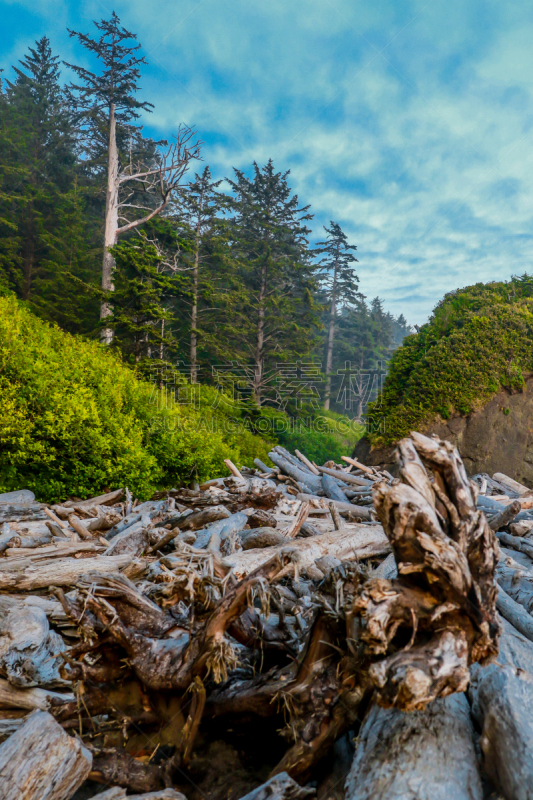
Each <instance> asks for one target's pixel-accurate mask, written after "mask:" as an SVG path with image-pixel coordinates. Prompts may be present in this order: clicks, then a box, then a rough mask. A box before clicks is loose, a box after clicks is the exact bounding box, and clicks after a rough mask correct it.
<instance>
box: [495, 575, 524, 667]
mask: <svg viewBox="0 0 533 800" xmlns="http://www.w3.org/2000/svg"><path fill="white" fill-rule="evenodd" d="M496 580H497V581H498V583H499V585H500V587H501V588H502V589H504V590H505V592H506V593H507V594H508V595H509V597H511V598H512V599H513V600H515V601H516V602H517V603H520V604H521V605H523V606H524V608H525V609H526V611H527V612H528V613H529V614H531V613H532V612H533V574H532V573H530V574H529V575H528V574H527V573H526V571H525V570H524V569H522V567H520V568H519V569H516V568H514V567H510V566H507V564H505V563H504V562H503V561H500V563H499V564H498V566H497V568H496ZM531 669H532V671H533V664H532V665H531Z"/></svg>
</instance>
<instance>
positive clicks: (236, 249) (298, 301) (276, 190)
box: [218, 160, 318, 405]
mask: <svg viewBox="0 0 533 800" xmlns="http://www.w3.org/2000/svg"><path fill="white" fill-rule="evenodd" d="M234 172H235V178H236V179H235V181H232V180H229V183H230V185H231V187H232V189H233V192H234V195H233V197H232V198H231V199H230V204H231V207H232V210H233V217H232V219H231V221H230V225H229V231H230V245H231V251H232V257H233V259H234V270H235V272H234V274H235V276H236V277H237V278H238V280H237V281H235V282H234V283H233V284H232V291H231V292H229V293H228V302H227V304H226V307H225V310H224V319H223V321H222V323H221V325H220V330H219V332H218V338H219V342H220V345H219V354H220V356H222V357H224V358H225V359H228V358H231V357H233V358H234V359H236V360H237V361H240V362H241V363H242V361H243V355H244V356H247V357H248V359H249V363H250V364H251V366H250V369H249V374H248V377H247V378H246V376H241V377H243V378H244V379H247V380H248V383H249V386H250V389H251V392H252V396H253V399H254V401H255V402H256V403H257V404H258V405H261V404H263V403H264V402H265V401H266V400H267V399H268V394H267V388H268V386H269V384H270V382H271V380H272V378H273V376H275V374H276V364H277V363H280V362H294V361H296V360H298V359H300V358H305V357H307V356H308V355H309V353H310V349H311V347H312V345H313V343H314V338H315V330H316V326H317V325H318V309H317V307H316V304H315V302H314V292H315V289H316V281H315V271H316V267H315V266H314V265H313V264H312V263H311V258H310V251H309V249H308V240H307V237H308V234H309V233H310V230H309V229H308V228H307V227H306V225H305V223H306V222H307V221H309V220H310V219H311V218H312V215H311V214H310V213H309V206H304V207H301V206H300V203H299V200H298V196H297V195H293V194H291V189H290V187H289V185H288V183H287V176H288V174H289V173H288V172H286V173H280V172H275V171H274V165H273V163H272V161H271V160H270V161H269V162H268V163H267V164H266V165H265V166H264V167H263V168H261V169H260V168H259V166H258V165H257V164H256V163H254V174H253V178H248V177H247V176H246V175H245V174H244V172H242V171H241V170H237V169H235V170H234Z"/></svg>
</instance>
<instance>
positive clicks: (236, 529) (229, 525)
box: [194, 511, 248, 548]
mask: <svg viewBox="0 0 533 800" xmlns="http://www.w3.org/2000/svg"><path fill="white" fill-rule="evenodd" d="M247 522H248V515H247V514H246V513H245V512H244V511H237V513H236V514H231V515H229V514H228V515H227V516H226V517H224V518H223V519H219V520H218V521H217V522H213V524H212V525H209V526H208V527H207V528H203V529H201V530H199V531H198V533H197V535H196V541H195V543H194V546H195V547H197V548H203V547H207V545H208V544H209V540H210V538H211V536H212V535H213V534H214V533H217V534H218V535H219V536H220V541H221V542H223V541H224V539H226V538H227V537H228V536H230V535H231V534H232V533H240V531H242V530H243V528H244V526H245V525H246V523H247Z"/></svg>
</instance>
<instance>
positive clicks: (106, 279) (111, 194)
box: [100, 104, 119, 344]
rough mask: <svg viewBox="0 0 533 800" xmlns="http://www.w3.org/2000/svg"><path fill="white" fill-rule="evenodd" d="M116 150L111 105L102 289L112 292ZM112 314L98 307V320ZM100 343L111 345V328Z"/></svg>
mask: <svg viewBox="0 0 533 800" xmlns="http://www.w3.org/2000/svg"><path fill="white" fill-rule="evenodd" d="M118 187H119V184H118V148H117V130H116V120H115V106H114V104H112V105H111V108H110V110H109V149H108V154H107V194H106V199H105V229H104V258H103V264H102V289H103V290H104V291H106V292H112V291H113V289H114V288H115V287H114V285H113V270H114V269H115V259H114V258H113V256H112V255H111V253H110V252H109V248H110V247H113V246H114V245H116V243H117V231H118ZM112 314H113V308H112V306H111V304H110V303H109V302H107V301H104V302H102V304H101V305H100V319H101V320H105V319H107V317H110V316H111V315H112ZM100 341H101V342H102V343H103V344H111V342H112V341H113V331H112V329H111V328H102V331H101V333H100Z"/></svg>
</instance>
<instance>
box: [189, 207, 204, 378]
mask: <svg viewBox="0 0 533 800" xmlns="http://www.w3.org/2000/svg"><path fill="white" fill-rule="evenodd" d="M201 202H202V196H200V210H199V211H198V222H197V225H196V250H195V253H194V269H193V273H192V308H191V355H190V357H191V385H193V384H195V383H196V382H197V380H198V333H197V325H198V269H199V261H200V252H199V251H200V215H201V213H202V212H201ZM191 391H192V389H191Z"/></svg>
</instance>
